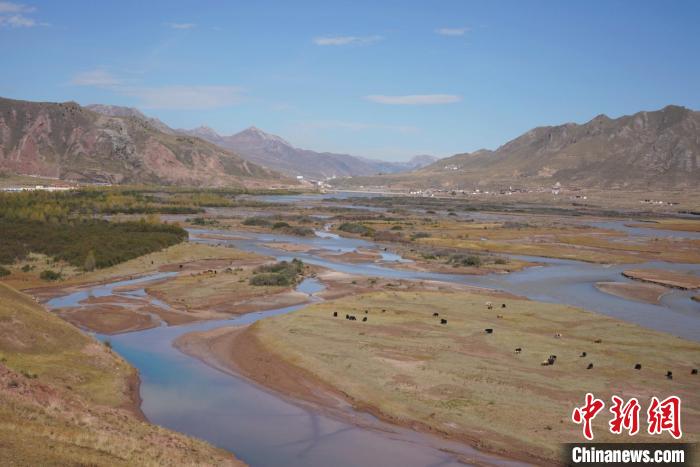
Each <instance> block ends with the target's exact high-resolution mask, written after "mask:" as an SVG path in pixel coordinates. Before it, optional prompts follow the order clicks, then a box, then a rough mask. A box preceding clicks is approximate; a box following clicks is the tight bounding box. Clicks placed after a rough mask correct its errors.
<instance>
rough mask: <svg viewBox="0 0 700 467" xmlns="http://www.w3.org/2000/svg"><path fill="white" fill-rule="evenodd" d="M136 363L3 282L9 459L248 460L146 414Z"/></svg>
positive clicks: (0, 305)
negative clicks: (141, 406) (140, 403)
mask: <svg viewBox="0 0 700 467" xmlns="http://www.w3.org/2000/svg"><path fill="white" fill-rule="evenodd" d="M137 399H138V382H137V379H136V374H135V371H134V369H133V368H131V367H130V366H129V365H128V364H127V363H126V362H125V361H124V360H122V359H121V358H120V357H118V356H117V355H116V354H115V353H113V352H112V351H111V350H110V349H109V348H108V347H106V346H104V345H102V344H100V343H99V342H97V341H96V340H94V339H92V338H90V337H88V336H87V335H85V334H83V333H82V332H80V331H79V330H78V329H77V328H75V327H73V326H72V325H70V324H68V323H66V322H64V321H63V320H61V319H60V318H58V317H56V316H54V315H53V314H51V313H49V312H47V311H45V310H44V309H43V308H42V307H41V306H39V305H38V304H37V303H36V302H35V301H34V300H33V299H31V298H30V297H28V296H27V295H24V294H22V293H20V292H18V291H16V290H14V289H12V288H11V287H9V286H7V285H4V284H1V283H0V420H2V422H1V423H0V440H2V441H0V459H2V465H95V466H98V465H100V466H101V465H105V466H107V465H109V466H112V465H242V464H240V463H239V462H238V461H237V460H236V459H234V458H233V456H231V455H230V454H228V453H226V452H224V451H222V450H219V449H216V448H214V447H212V446H210V445H208V444H206V443H204V442H202V441H198V440H194V439H191V438H188V437H187V436H185V435H182V434H179V433H175V432H172V431H170V430H166V429H164V428H160V427H157V426H154V425H151V424H149V423H146V422H145V421H142V416H140V412H139V410H138V405H137Z"/></svg>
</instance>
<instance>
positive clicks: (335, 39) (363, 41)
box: [313, 36, 383, 46]
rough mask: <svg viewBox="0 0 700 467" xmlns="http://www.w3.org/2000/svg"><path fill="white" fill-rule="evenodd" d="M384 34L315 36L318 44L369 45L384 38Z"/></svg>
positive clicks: (315, 42) (314, 40) (315, 41)
mask: <svg viewBox="0 0 700 467" xmlns="http://www.w3.org/2000/svg"><path fill="white" fill-rule="evenodd" d="M382 39H383V37H382V36H326V37H315V38H314V39H313V42H314V44H316V45H335V46H339V45H369V44H373V43H375V42H378V41H380V40H382Z"/></svg>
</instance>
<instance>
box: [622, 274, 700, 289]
mask: <svg viewBox="0 0 700 467" xmlns="http://www.w3.org/2000/svg"><path fill="white" fill-rule="evenodd" d="M622 275H623V276H625V277H627V278H628V279H633V280H636V281H641V282H649V283H652V284H659V285H662V286H664V287H670V288H673V289H681V290H693V289H700V277H698V276H696V275H693V274H682V273H678V272H674V271H665V270H663V269H630V270H627V271H624V272H623V273H622Z"/></svg>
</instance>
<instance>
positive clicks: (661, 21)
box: [0, 0, 700, 160]
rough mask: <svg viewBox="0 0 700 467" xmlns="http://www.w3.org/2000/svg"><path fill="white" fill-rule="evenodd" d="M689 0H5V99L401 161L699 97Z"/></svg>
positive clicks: (690, 103)
mask: <svg viewBox="0 0 700 467" xmlns="http://www.w3.org/2000/svg"><path fill="white" fill-rule="evenodd" d="M698 24H700V2H697V1H691V0H689V1H672V2H664V1H655V2H651V1H632V0H629V1H615V0H607V1H578V2H574V1H534V0H533V1H524V0H519V1H467V0H454V1H449V0H434V1H381V2H379V1H358V0H356V1H347V2H345V1H330V0H327V1H277V2H273V1H255V2H253V1H249V2H243V1H176V0H170V1H162V2H158V1H150V0H148V1H147V0H140V1H126V0H125V1H119V2H117V1H114V2H108V1H97V2H96V1H78V0H72V1H71V0H68V1H61V2H57V1H32V0H26V1H22V2H6V1H1V0H0V57H1V58H0V96H3V97H10V98H15V99H27V100H43V101H67V100H75V101H77V102H79V103H81V104H90V103H105V104H117V105H127V106H135V107H138V108H140V109H141V110H142V111H144V112H145V113H147V114H148V115H152V116H156V117H158V118H160V119H162V120H163V121H164V122H166V123H167V124H168V125H170V126H173V127H176V128H191V127H195V126H198V125H201V124H206V125H209V126H211V127H213V128H214V129H216V130H217V131H219V132H221V133H224V134H230V133H234V132H237V131H240V130H242V129H244V128H246V127H248V126H251V125H255V126H257V127H259V128H262V129H264V130H266V131H269V132H271V133H275V134H278V135H280V136H282V137H284V138H286V139H288V140H289V141H290V142H292V143H293V144H295V145H297V146H300V147H306V148H310V149H315V150H323V151H334V152H348V153H353V154H358V155H364V156H370V157H376V158H383V159H388V160H401V159H405V158H407V157H409V156H411V155H415V154H425V153H428V154H435V155H439V156H446V155H451V154H454V153H457V152H465V151H472V150H476V149H479V148H482V147H486V148H495V147H497V146H499V145H500V144H503V143H505V142H506V141H507V140H509V139H511V138H513V137H515V136H518V135H519V134H521V133H523V132H525V131H527V130H528V129H530V128H533V127H535V126H539V125H546V124H559V123H564V122H568V121H574V122H584V121H586V120H588V119H590V118H592V117H594V116H595V115H597V114H600V113H605V114H607V115H609V116H612V117H616V116H620V115H623V114H628V113H634V112H636V111H639V110H654V109H658V108H661V107H663V106H665V105H667V104H678V105H684V106H686V107H690V108H693V109H700V32H699V31H700V29H699V26H698Z"/></svg>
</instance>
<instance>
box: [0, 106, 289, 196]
mask: <svg viewBox="0 0 700 467" xmlns="http://www.w3.org/2000/svg"><path fill="white" fill-rule="evenodd" d="M99 110H101V111H109V112H111V113H112V114H114V115H116V116H109V115H104V114H102V113H97V112H94V111H92V110H89V109H87V108H85V107H81V106H80V105H78V104H76V103H74V102H66V103H45V102H28V101H18V100H11V99H4V98H0V171H2V172H5V173H12V174H21V175H38V176H43V177H53V178H59V179H62V180H75V181H84V182H104V183H154V184H166V185H167V184H180V185H195V186H231V185H245V186H263V185H264V186H269V185H270V184H274V183H276V182H279V180H280V176H279V175H278V174H276V173H275V172H272V171H270V170H267V169H264V168H262V167H259V166H257V165H255V164H253V163H250V162H249V161H246V160H244V159H242V158H241V157H239V156H237V155H236V154H233V153H231V152H229V151H226V150H223V149H222V148H220V147H217V146H215V145H213V144H211V143H209V142H206V141H203V140H200V139H198V138H194V137H188V136H184V135H178V134H168V133H164V132H163V131H161V130H159V129H158V128H156V126H157V125H156V126H154V123H153V122H152V121H150V120H149V119H146V120H144V119H143V118H140V117H138V116H132V115H125V116H121V115H117V114H118V113H117V112H114V110H113V109H112V110H110V109H99Z"/></svg>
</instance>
